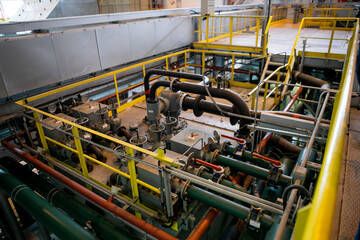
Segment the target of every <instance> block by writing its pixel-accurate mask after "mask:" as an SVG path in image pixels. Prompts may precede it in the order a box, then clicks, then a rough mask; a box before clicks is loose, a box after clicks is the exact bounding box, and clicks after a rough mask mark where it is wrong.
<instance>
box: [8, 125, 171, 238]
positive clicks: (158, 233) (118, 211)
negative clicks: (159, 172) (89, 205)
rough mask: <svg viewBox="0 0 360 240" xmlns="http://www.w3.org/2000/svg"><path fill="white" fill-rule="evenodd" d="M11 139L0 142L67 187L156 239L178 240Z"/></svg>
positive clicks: (11, 137)
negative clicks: (102, 196) (23, 149)
mask: <svg viewBox="0 0 360 240" xmlns="http://www.w3.org/2000/svg"><path fill="white" fill-rule="evenodd" d="M21 133H22V132H21ZM21 133H19V134H21ZM24 133H25V131H23V133H22V134H24ZM13 139H14V136H10V137H7V138H5V139H3V140H2V141H1V144H2V145H3V146H4V147H6V148H8V149H9V150H11V151H12V152H13V153H15V154H16V155H18V156H19V157H21V158H23V159H25V160H26V161H28V162H29V163H30V164H32V165H34V166H36V167H37V168H38V169H40V170H42V171H43V172H45V173H47V174H48V175H50V176H52V177H53V178H55V179H57V180H58V181H59V182H61V183H63V184H64V185H66V186H68V187H69V188H71V189H73V190H74V191H76V192H78V193H79V194H81V195H82V196H84V197H85V198H87V199H89V200H90V201H92V202H94V203H95V204H98V205H99V206H101V207H102V208H104V209H106V210H108V211H109V212H112V213H113V214H115V215H116V216H118V217H120V218H122V219H123V220H125V221H127V222H129V223H131V224H132V225H134V226H136V227H137V228H139V229H141V230H143V231H144V232H146V233H148V234H149V235H151V236H153V237H155V238H157V239H161V240H178V239H177V238H175V237H173V236H171V235H170V234H168V233H166V232H164V231H162V230H160V229H158V228H157V227H155V226H153V225H151V224H149V223H147V222H145V221H144V220H142V219H140V218H137V217H136V216H134V215H133V214H131V213H129V212H127V211H126V210H124V209H122V208H120V207H118V206H117V205H115V204H113V203H112V202H108V201H107V200H105V199H103V198H101V197H100V196H99V195H97V194H95V193H93V192H91V191H90V190H89V189H87V188H85V187H83V186H81V185H80V184H78V183H76V182H74V181H73V180H71V179H70V178H68V177H66V176H64V175H63V174H61V173H59V172H58V171H56V170H54V169H53V168H51V167H49V166H48V165H46V164H44V163H42V162H41V161H39V160H38V159H36V158H35V157H33V156H31V155H30V154H28V153H26V152H24V151H22V150H20V149H19V148H17V147H15V146H14V145H12V144H11V143H9V141H11V140H13Z"/></svg>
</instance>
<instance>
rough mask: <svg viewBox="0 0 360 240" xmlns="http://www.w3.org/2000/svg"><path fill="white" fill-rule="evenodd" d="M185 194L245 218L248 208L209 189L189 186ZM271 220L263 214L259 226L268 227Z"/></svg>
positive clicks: (271, 222)
mask: <svg viewBox="0 0 360 240" xmlns="http://www.w3.org/2000/svg"><path fill="white" fill-rule="evenodd" d="M187 194H188V196H189V197H190V198H192V199H195V200H198V201H200V202H203V203H205V204H207V205H209V206H211V207H214V208H217V209H219V210H220V211H223V212H225V213H227V214H230V215H232V216H235V217H238V218H240V219H242V220H245V219H247V217H248V215H249V211H250V209H249V208H247V207H245V206H242V205H239V204H237V203H235V202H232V201H230V200H228V199H226V198H223V197H221V196H219V195H215V194H213V193H211V192H209V191H205V190H203V189H201V188H198V187H196V186H194V185H191V186H189V188H188V189H187ZM273 222H274V221H273V220H272V218H271V217H270V216H269V215H266V214H263V215H262V217H261V218H260V223H261V227H263V226H264V227H266V228H269V227H270V226H271V225H272V224H273Z"/></svg>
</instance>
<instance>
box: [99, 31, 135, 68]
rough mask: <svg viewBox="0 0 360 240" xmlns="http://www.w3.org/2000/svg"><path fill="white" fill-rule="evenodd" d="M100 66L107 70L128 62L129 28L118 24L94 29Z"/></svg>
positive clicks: (129, 53) (129, 52)
mask: <svg viewBox="0 0 360 240" xmlns="http://www.w3.org/2000/svg"><path fill="white" fill-rule="evenodd" d="M96 38H97V42H98V46H99V54H100V60H101V66H102V67H103V68H109V67H113V66H116V65H120V64H123V63H126V62H128V61H129V60H130V59H129V56H131V50H130V38H129V27H128V25H127V24H119V25H115V26H114V25H112V26H107V27H104V28H98V29H96Z"/></svg>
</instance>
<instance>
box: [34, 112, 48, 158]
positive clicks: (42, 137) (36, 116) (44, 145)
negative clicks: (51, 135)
mask: <svg viewBox="0 0 360 240" xmlns="http://www.w3.org/2000/svg"><path fill="white" fill-rule="evenodd" d="M33 115H34V118H35V119H36V120H39V121H40V117H39V113H38V112H35V111H34V113H33ZM35 124H36V128H37V130H38V132H39V136H40V141H41V144H42V146H43V148H44V149H45V152H46V155H49V153H50V152H49V146H48V144H47V142H46V139H45V134H44V129H43V127H42V125H41V123H40V122H38V121H35Z"/></svg>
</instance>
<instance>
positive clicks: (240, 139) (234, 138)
mask: <svg viewBox="0 0 360 240" xmlns="http://www.w3.org/2000/svg"><path fill="white" fill-rule="evenodd" d="M221 136H222V137H223V138H228V139H231V140H235V141H236V142H238V143H240V144H245V140H244V139H242V138H236V137H231V136H228V135H225V134H221Z"/></svg>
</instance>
